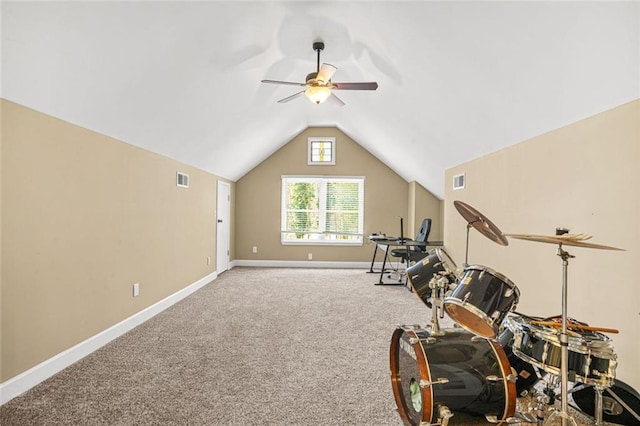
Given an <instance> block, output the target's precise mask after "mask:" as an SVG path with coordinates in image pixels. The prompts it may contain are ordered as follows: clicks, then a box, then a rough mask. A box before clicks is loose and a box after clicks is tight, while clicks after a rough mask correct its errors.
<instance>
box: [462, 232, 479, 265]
mask: <svg viewBox="0 0 640 426" xmlns="http://www.w3.org/2000/svg"><path fill="white" fill-rule="evenodd" d="M476 222H477V220H474V221H473V222H469V223H467V243H466V244H465V248H464V264H463V265H462V266H463V267H465V268H466V267H467V266H469V263H467V262H468V260H469V229H471V227H472V226H473V224H474V223H476Z"/></svg>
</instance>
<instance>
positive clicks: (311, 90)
mask: <svg viewBox="0 0 640 426" xmlns="http://www.w3.org/2000/svg"><path fill="white" fill-rule="evenodd" d="M304 94H305V95H306V96H307V98H309V100H310V101H311V102H313V103H314V104H321V103H323V102H324V101H326V100H327V98H328V97H329V96H331V89H329V88H328V87H326V86H310V87H308V88H307V90H305V91H304Z"/></svg>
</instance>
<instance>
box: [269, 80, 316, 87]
mask: <svg viewBox="0 0 640 426" xmlns="http://www.w3.org/2000/svg"><path fill="white" fill-rule="evenodd" d="M261 82H262V83H270V84H286V85H288V86H306V85H307V84H306V83H294V82H292V81H279V80H261Z"/></svg>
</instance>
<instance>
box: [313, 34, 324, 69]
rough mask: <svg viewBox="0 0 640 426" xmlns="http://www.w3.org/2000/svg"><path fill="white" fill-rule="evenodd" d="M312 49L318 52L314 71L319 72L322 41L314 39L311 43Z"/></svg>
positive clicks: (322, 47) (322, 48)
mask: <svg viewBox="0 0 640 426" xmlns="http://www.w3.org/2000/svg"><path fill="white" fill-rule="evenodd" d="M313 50H315V51H316V52H318V61H317V64H316V73H319V72H320V52H322V51H323V50H324V43H323V42H321V41H316V42H314V43H313Z"/></svg>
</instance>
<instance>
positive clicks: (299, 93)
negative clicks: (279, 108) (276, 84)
mask: <svg viewBox="0 0 640 426" xmlns="http://www.w3.org/2000/svg"><path fill="white" fill-rule="evenodd" d="M302 95H304V90H303V91H302V92H298V93H294V94H293V95H291V96H287V97H286V98H283V99H280V100H279V101H278V103H279V104H283V103H285V102H289V101H292V100H294V99H296V98H299V97H300V96H302Z"/></svg>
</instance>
